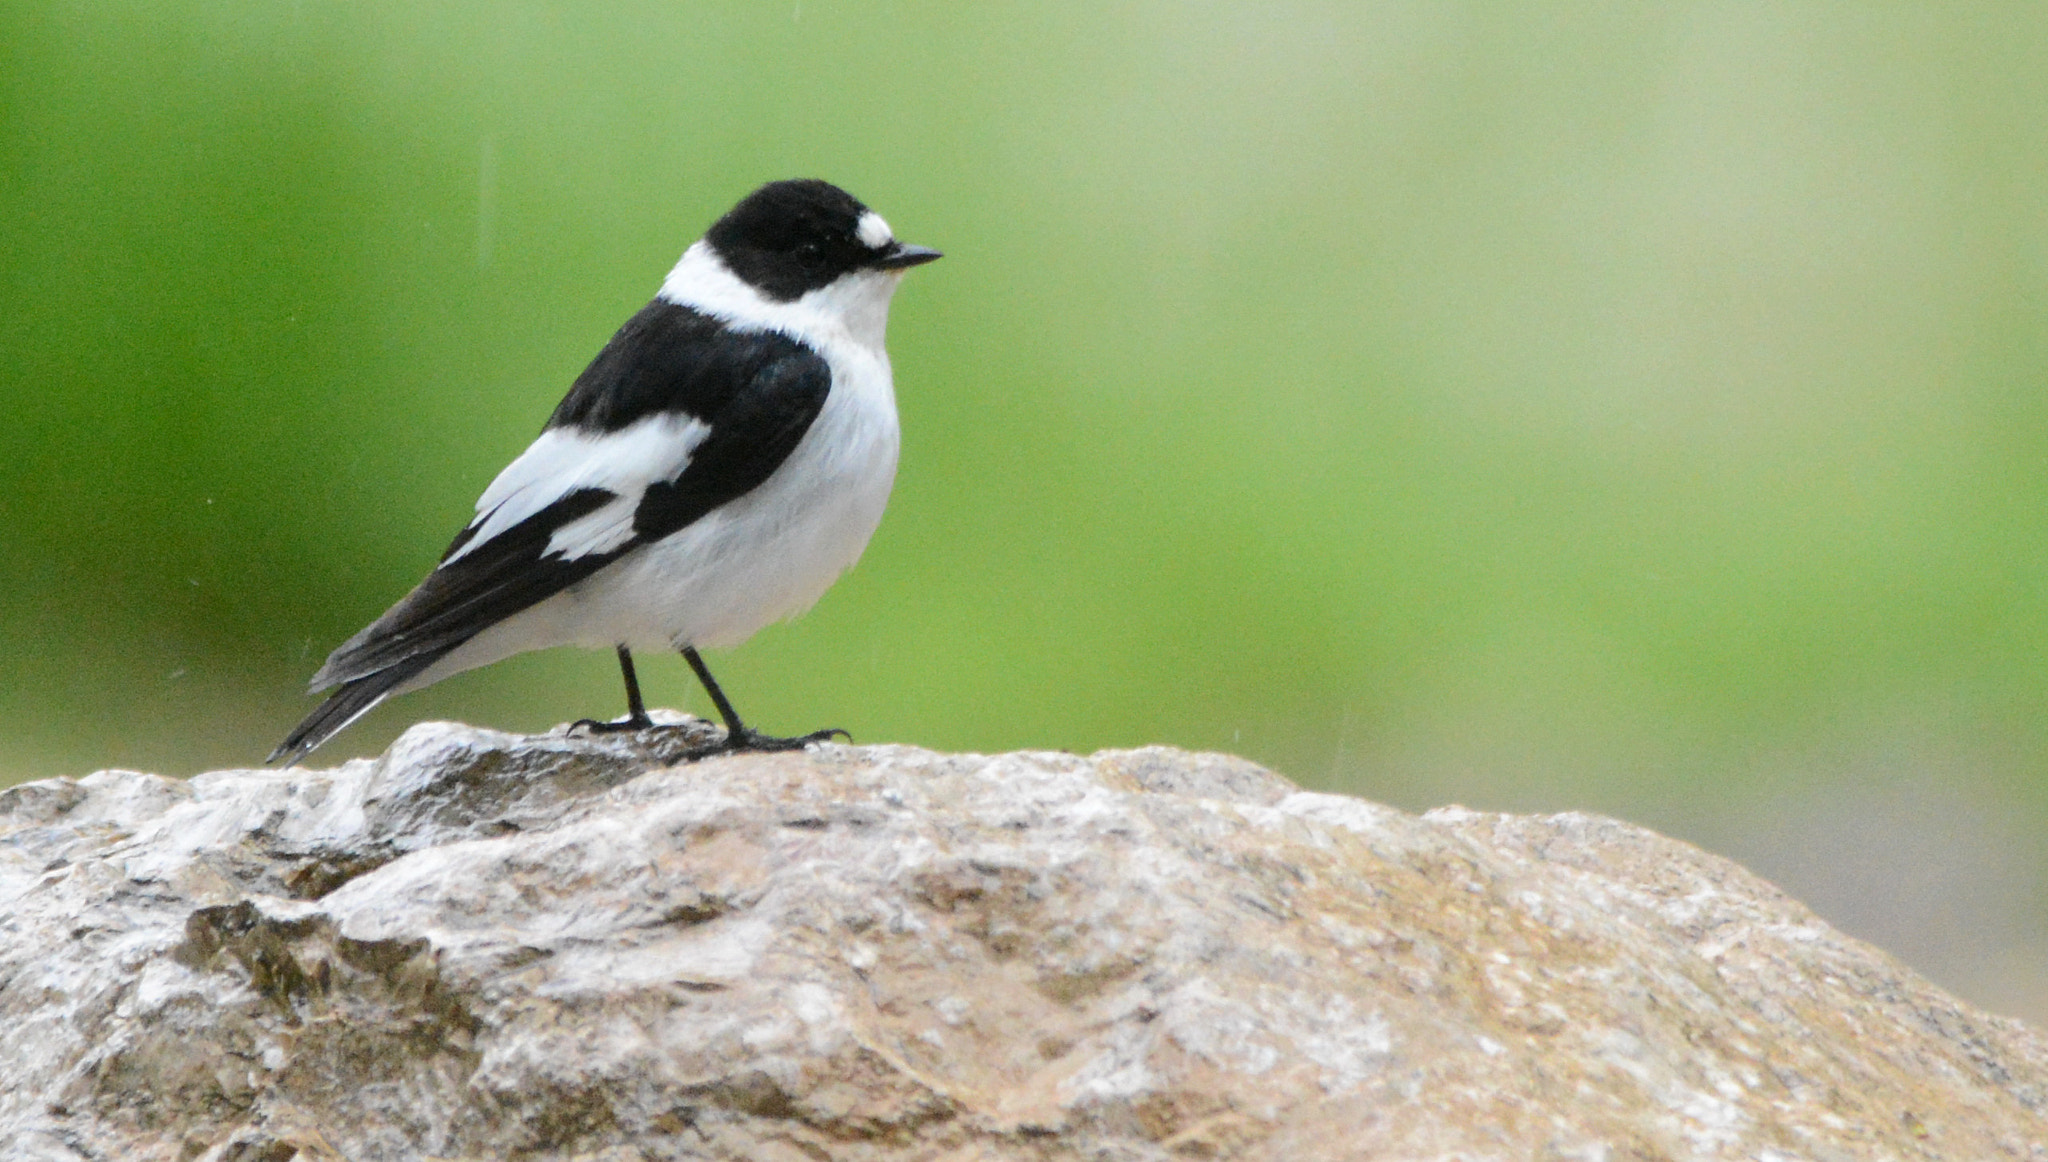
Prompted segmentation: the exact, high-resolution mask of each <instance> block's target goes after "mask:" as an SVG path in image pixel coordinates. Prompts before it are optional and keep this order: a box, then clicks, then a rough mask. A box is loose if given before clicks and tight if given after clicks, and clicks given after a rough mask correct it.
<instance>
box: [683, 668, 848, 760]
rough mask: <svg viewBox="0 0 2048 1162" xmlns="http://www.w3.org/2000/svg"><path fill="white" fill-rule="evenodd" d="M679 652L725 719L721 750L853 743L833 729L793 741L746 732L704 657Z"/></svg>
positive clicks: (744, 725) (796, 747) (792, 748)
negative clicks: (834, 738)
mask: <svg viewBox="0 0 2048 1162" xmlns="http://www.w3.org/2000/svg"><path fill="white" fill-rule="evenodd" d="M682 651H683V660H684V661H686V662H688V663H690V668H691V669H692V670H695V671H697V680H698V681H699V682H702V683H704V692H705V693H706V694H709V695H711V704H712V705H713V706H716V707H718V716H719V717H720V718H723V719H725V747H724V749H726V750H732V751H738V750H802V749H803V748H804V746H805V744H807V743H813V742H828V741H830V740H831V738H832V736H833V735H835V734H837V735H842V736H844V737H845V739H846V741H848V742H852V741H853V736H852V735H850V734H847V733H846V732H845V731H843V730H841V729H839V728H838V727H836V726H835V727H832V728H830V729H828V730H814V731H812V732H811V733H809V734H805V735H799V736H797V737H796V738H776V737H775V736H774V735H770V734H762V733H760V732H759V731H755V730H749V729H748V728H747V726H746V724H745V723H743V722H741V721H740V716H739V712H738V711H736V710H734V709H733V708H732V703H731V702H730V701H728V700H727V699H726V697H725V691H723V690H721V689H719V688H718V680H717V679H716V678H713V677H712V676H711V669H710V667H708V666H706V665H705V664H704V659H703V658H700V657H698V656H697V648H696V647H695V646H684V647H682Z"/></svg>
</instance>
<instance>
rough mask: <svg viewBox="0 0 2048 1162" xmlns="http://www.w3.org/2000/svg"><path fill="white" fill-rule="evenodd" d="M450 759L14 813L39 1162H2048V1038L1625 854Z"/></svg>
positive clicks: (547, 743) (2, 1096) (1153, 792)
mask: <svg viewBox="0 0 2048 1162" xmlns="http://www.w3.org/2000/svg"><path fill="white" fill-rule="evenodd" d="M688 742H689V739H688V738H680V739H678V738H659V737H641V738H632V737H617V736H614V737H607V738H601V739H591V738H582V737H575V736H571V735H568V734H565V733H563V732H559V731H558V732H556V733H553V734H550V735H546V736H540V737H532V738H528V737H518V736H512V735H505V734H498V733H494V732H490V731H483V730H474V729H471V728H468V727H463V726H457V725H452V724H445V723H437V724H428V725H424V726H420V727H417V728H415V729H414V730H412V731H410V732H408V733H407V734H406V735H405V737H403V738H402V739H400V740H399V741H398V742H397V743H396V744H394V745H393V747H392V748H391V750H390V751H389V752H387V753H386V754H385V755H383V756H382V757H380V758H378V759H375V760H367V761H357V762H351V763H348V764H346V765H344V766H341V767H339V768H337V769H334V770H326V771H305V770H292V771H222V772H217V773H214V774H209V775H204V776H201V777H199V778H195V779H192V780H190V781H189V782H182V783H181V782H177V781H174V780H170V779H165V778H161V777H158V776H155V775H148V774H140V773H136V772H131V771H101V772H99V773H97V774H93V775H89V776H87V777H85V778H83V779H78V780H76V781H73V780H67V779H53V780H47V781H44V782H39V783H31V784H26V785H23V786H19V787H15V788H13V789H11V790H8V791H6V792H4V793H0V1039H4V1045H5V1049H4V1052H0V1157H5V1158H8V1159H14V1158H20V1159H53V1160H55V1159H63V1160H73V1159H144V1160H148V1159H166V1160H169V1159H179V1160H188V1159H203V1160H205V1162H230V1160H235V1162H288V1160H290V1159H294V1158H297V1159H301V1160H305V1162H312V1160H325V1159H351V1160H363V1162H368V1160H375V1159H420V1158H462V1159H486V1158H489V1159H501V1158H518V1159H572V1158H573V1159H589V1160H605V1162H612V1160H617V1162H625V1160H629V1159H632V1160H641V1159H751V1160H759V1162H783V1160H788V1162H797V1160H812V1162H816V1160H821V1159H899V1158H900V1159H921V1160H931V1162H969V1160H975V1159H985V1160H995V1159H1033V1160H1052V1159H1090V1160H1099V1162H1122V1160H1131V1162H1137V1160H1147V1162H1153V1160H1160V1162H1163V1160H1166V1159H1184V1158H1245V1159H1271V1160H1274V1162H1280V1160H1298V1159H1309V1160H1316V1159H1420V1158H1447V1159H1448V1158H1463V1159H1481V1158H1500V1159H1528V1158H1554V1159H1575V1158H1583V1159H1625V1158H1642V1159H1659V1158H1673V1159H1676V1158H1715V1159H1718V1158H1730V1159H1733V1158H1743V1159H1780V1160H1788V1162H1789V1160H1792V1159H1809V1160H1814V1162H1822V1160H1831V1159H1871V1158H1898V1159H1908V1158H1915V1159H1917V1158H1956V1159H1994V1158H2023V1159H2044V1158H2048V1042H2044V1040H2043V1039H2042V1038H2041V1037H2040V1036H2039V1035H2038V1034H2037V1033H2035V1032H2034V1031H2033V1030H2031V1029H2029V1028H2027V1027H2025V1026H2024V1025H2022V1024H2020V1023H2018V1022H2015V1021H2011V1020H2005V1019H2001V1018H1997V1017H1993V1016H1988V1015H1986V1014H1984V1013H1980V1012H1977V1011H1975V1010H1973V1009H1971V1008H1970V1007H1969V1006H1967V1005H1965V1004H1963V1003H1961V1002H1959V1001H1957V1000H1955V999H1954V998H1952V997H1949V996H1948V995H1946V994H1944V993H1943V992H1941V991H1940V990H1939V989H1937V988H1935V987H1934V986H1932V985H1930V984H1929V983H1927V982H1926V981H1924V980H1921V979H1920V978H1918V977H1916V976H1914V975H1913V974H1912V973H1911V972H1909V971H1907V970H1906V969H1904V968H1902V967H1901V966H1899V965H1898V964H1897V963H1895V962H1893V961H1892V960H1891V959H1889V958H1888V957H1886V956H1885V955H1883V954H1882V953H1880V952H1878V951H1876V950H1874V949H1872V948H1870V947H1868V946H1865V945H1862V944H1859V943H1857V942H1856V941H1854V940H1851V939H1849V938H1847V937H1844V936H1842V935H1841V934H1839V933H1837V932H1834V931H1833V930H1831V929H1829V928H1828V927H1827V926H1826V925H1825V924H1823V923H1821V922H1820V921H1819V920H1818V919H1816V918H1815V917H1814V916H1813V915H1812V914H1811V913H1809V912H1808V911H1807V910H1806V909H1804V908H1802V907H1801V906H1800V905H1799V904H1797V903H1796V902H1794V901H1792V900H1790V899H1788V898H1786V897H1785V896H1784V895H1782V894H1781V893H1779V892H1777V891H1776V890H1774V889H1773V888H1771V887H1770V886H1769V885H1768V884H1765V883H1763V882H1762V881H1760V880H1758V879H1756V878H1754V877H1752V876H1750V875H1748V874H1747V873H1745V872H1744V871H1742V870H1741V869H1740V868H1738V867H1736V866H1735V865H1733V864H1731V863H1729V862H1727V861H1725V860H1721V859H1718V858H1716V857H1714V856H1711V855H1708V854H1706V853H1704V852H1701V851H1699V850H1697V849H1694V848H1692V847H1689V846H1687V845H1685V844H1682V843H1678V842H1675V841H1672V840H1669V839H1666V838H1663V837H1661V836H1658V835H1655V834H1652V833H1650V832H1648V831H1645V830H1642V829H1641V828H1636V827H1631V826H1629V825H1627V824H1623V823H1618V822H1615V821H1612V820H1607V819H1599V818H1594V817H1590V816H1583V815H1560V816H1552V817H1546V818H1532V817H1515V816H1503V815H1485V814H1480V813H1476V812H1471V811H1465V810H1462V809H1458V808H1446V809H1443V810H1439V811H1433V812H1430V813H1428V814H1426V815H1423V816H1420V817H1417V816H1413V815H1408V814H1405V813H1402V812H1399V811H1395V810H1392V809H1389V808H1386V807H1380V806H1375V805H1373V804H1371V803H1366V802H1362V801H1359V800H1356V799H1349V798H1344V797H1340V796H1334V795H1322V794H1311V793H1306V792H1302V791H1300V790H1298V789H1296V788H1295V787H1294V786H1293V785H1292V784H1290V783H1288V782H1287V781H1286V780H1284V779H1282V778H1280V777H1279V776H1277V775H1274V774H1272V773H1270V772H1268V771H1265V770H1262V769H1260V768H1258V767H1256V766H1254V765H1252V764H1250V763H1247V762H1244V761H1243V760H1241V759H1234V758H1229V757H1226V756H1219V755H1194V754H1187V753H1184V752H1180V751H1175V750H1170V749H1166V748H1150V749H1146V750H1138V751H1110V752H1104V753H1101V754H1097V755H1093V756H1090V757H1087V758H1082V757H1077V756H1074V755H1069V754H1050V753H1018V754H1005V755H994V756H982V755H946V754H935V753H932V752H930V751H924V750H918V749H915V748H911V747H901V746H877V747H842V746H820V747H815V748H813V749H812V750H811V751H809V752H806V753H801V754H787V755H755V756H736V757H724V758H716V759H709V760H706V761H702V762H697V763H693V764H686V765H680V766H678V765H672V764H673V763H674V761H675V760H676V759H677V758H678V757H680V756H681V755H682V754H683V753H684V752H685V750H686V749H687V744H688Z"/></svg>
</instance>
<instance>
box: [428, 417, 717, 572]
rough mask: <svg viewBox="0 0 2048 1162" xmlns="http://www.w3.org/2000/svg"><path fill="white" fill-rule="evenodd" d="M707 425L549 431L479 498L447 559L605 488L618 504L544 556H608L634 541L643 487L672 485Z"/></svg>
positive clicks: (647, 422) (560, 533)
mask: <svg viewBox="0 0 2048 1162" xmlns="http://www.w3.org/2000/svg"><path fill="white" fill-rule="evenodd" d="M710 434H711V425H709V424H707V423H705V422H704V421H703V420H700V419H698V418H697V417H695V416H686V415H680V414H676V413H666V414H663V415H654V416H648V417H647V418H646V419H643V420H637V421H635V422H633V423H631V424H628V425H626V426H625V427H623V428H620V429H619V430H618V431H616V432H602V433H596V434H593V433H590V432H581V431H577V430H575V429H573V428H553V429H550V430H548V431H545V432H542V433H541V435H540V439H538V440H535V441H534V442H533V444H532V445H531V446H530V447H528V448H527V449H526V451H524V452H522V453H520V455H519V458H518V459H517V460H514V461H512V463H510V464H507V465H506V466H505V470H504V471H503V472H500V473H498V478H497V479H496V480H493V481H491V486H490V487H489V488H486V489H484V494H483V495H482V496H481V497H478V498H477V502H476V519H475V520H473V521H471V522H470V526H471V527H472V528H474V529H476V535H475V536H473V537H471V538H470V540H469V543H468V544H466V545H464V546H462V548H461V549H460V550H458V551H457V552H455V553H454V554H453V555H451V556H450V557H449V558H448V561H447V562H444V564H446V563H452V562H455V561H459V560H461V559H462V558H463V557H465V556H467V555H468V554H469V553H470V552H472V551H473V550H475V549H476V548H477V546H479V545H482V544H484V543H486V542H488V541H490V540H491V539H493V538H495V537H497V536H499V535H500V534H502V533H504V532H506V531H508V530H510V529H513V528H516V527H518V525H519V524H520V522H522V521H524V520H526V519H528V518H529V517H531V516H533V515H534V514H535V513H537V512H539V511H541V510H542V509H544V508H546V507H547V506H549V505H551V504H553V503H555V502H556V501H558V500H560V499H562V498H563V497H565V496H567V495H569V494H570V493H572V492H575V491H577V490H578V489H582V488H602V489H604V490H606V491H607V492H615V493H618V499H617V500H614V501H611V502H609V503H607V504H605V505H604V506H603V507H601V508H599V509H597V510H596V511H594V512H589V513H585V514H584V515H583V516H580V517H578V518H576V519H575V520H573V521H570V522H569V523H568V524H565V525H563V526H562V527H561V528H559V529H556V530H555V532H554V535H553V536H552V537H550V538H549V539H548V550H549V551H550V552H559V553H561V554H562V555H563V556H564V557H567V558H569V559H571V560H574V559H575V558H577V557H581V556H584V555H585V554H588V553H603V552H610V551H611V550H612V549H616V548H618V547H619V546H620V545H623V544H625V543H626V542H627V541H628V540H630V539H631V538H632V535H633V511H634V509H636V508H638V507H639V505H640V497H641V494H643V493H645V492H646V491H647V486H648V485H650V484H656V483H659V482H661V481H664V480H674V479H675V478H676V477H677V476H680V475H682V471H683V469H684V468H686V467H688V466H689V463H690V454H691V453H692V452H695V451H696V450H697V445H699V444H701V443H703V442H704V437H706V436H708V435H710Z"/></svg>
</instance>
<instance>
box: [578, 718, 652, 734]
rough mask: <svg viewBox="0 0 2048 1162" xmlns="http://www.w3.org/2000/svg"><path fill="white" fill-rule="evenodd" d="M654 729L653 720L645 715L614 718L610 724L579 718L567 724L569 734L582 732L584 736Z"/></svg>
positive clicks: (593, 719)
mask: <svg viewBox="0 0 2048 1162" xmlns="http://www.w3.org/2000/svg"><path fill="white" fill-rule="evenodd" d="M653 727H654V720H653V719H652V718H649V717H647V716H646V715H645V714H640V715H629V716H627V717H625V718H615V719H613V720H612V721H610V722H599V721H598V720H597V719H595V718H579V719H577V720H576V721H574V722H572V723H570V724H569V733H570V734H575V733H576V732H577V731H579V730H580V731H582V732H584V733H585V734H618V733H620V732H621V731H628V730H630V731H636V732H637V731H642V730H650V729H652V728H653Z"/></svg>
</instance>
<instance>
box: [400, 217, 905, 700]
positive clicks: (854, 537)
mask: <svg viewBox="0 0 2048 1162" xmlns="http://www.w3.org/2000/svg"><path fill="white" fill-rule="evenodd" d="M901 277H902V276H901V273H900V272H890V271H870V272H863V273H861V274H856V275H850V276H848V277H846V278H843V279H840V280H839V281H838V282H836V283H834V284H833V285H832V286H830V287H826V288H825V289H823V290H819V291H814V292H812V293H811V294H808V295H805V296H804V297H803V298H801V299H798V300H796V301H795V302H791V303H775V302H772V301H770V300H767V299H764V298H763V297H762V296H761V295H760V294H759V293H758V292H756V291H755V290H754V289H753V288H752V287H750V286H747V285H746V284H745V283H743V282H741V281H740V280H739V279H737V278H735V277H734V276H733V275H732V274H731V273H730V272H729V271H727V270H726V269H725V266H724V264H723V263H721V262H719V261H718V258H717V256H716V255H715V254H714V253H712V252H711V250H710V249H709V248H708V247H706V246H705V245H704V243H702V242H699V243H697V244H696V245H694V246H692V247H690V249H689V250H688V251H687V252H685V253H684V255H683V258H682V261H681V262H679V263H677V264H676V268H675V270H674V271H672V272H670V274H669V276H668V279H667V280H666V281H665V282H664V283H663V284H662V288H661V297H662V298H664V299H667V300H669V301H671V302H676V303H681V304H683V305H686V306H691V307H695V308H697V309H698V310H702V311H705V312H708V313H710V314H713V315H717V316H719V317H720V318H722V319H724V320H726V321H727V322H728V323H731V324H734V325H737V326H745V327H756V328H759V329H762V330H771V329H772V330H777V331H782V332H784V333H786V334H788V335H790V336H792V337H794V338H796V339H798V340H800V341H802V342H804V343H806V344H807V345H809V346H810V347H811V348H812V349H814V350H816V351H817V352H818V353H819V354H821V355H823V356H824V357H825V359H826V362H827V363H828V364H829V365H830V366H831V368H832V387H831V391H830V392H829V393H828V394H827V395H826V397H825V406H824V408H823V409H822V410H821V411H820V412H819V413H818V418H817V419H816V420H814V421H813V422H812V424H811V427H810V429H809V430H808V431H807V432H805V433H804V438H803V439H802V440H801V441H799V442H798V444H797V446H796V449H795V450H794V451H793V452H791V453H790V456H789V458H788V459H787V460H785V461H783V463H782V464H781V466H780V467H778V468H777V469H776V470H775V472H774V474H773V475H771V476H770V477H769V478H768V479H767V480H766V481H765V482H764V483H762V485H761V486H760V487H759V488H756V489H754V490H753V491H752V492H750V493H748V494H747V495H745V496H742V497H740V498H738V499H737V500H734V501H732V502H730V503H728V504H726V505H723V506H721V507H719V508H717V509H714V510H713V511H711V512H710V513H707V514H706V515H705V516H703V517H702V518H700V519H699V520H698V521H697V522H696V523H694V524H692V525H690V526H689V527H688V528H685V529H683V530H681V531H679V532H677V533H675V534H673V535H671V536H669V537H668V538H667V539H665V540H662V541H659V542H657V543H655V544H652V545H648V546H646V547H644V548H641V549H636V550H634V551H633V552H631V553H629V554H627V555H626V556H624V557H621V558H620V559H619V560H618V561H616V562H613V563H612V564H611V565H609V566H607V567H605V568H604V569H603V570H601V571H600V572H598V573H596V574H594V575H592V576H591V577H589V578H588V579H586V580H584V581H583V582H581V583H580V584H578V585H575V586H573V587H571V588H570V589H568V590H565V591H564V592H562V593H559V594H557V595H555V596H554V597H551V598H549V599H548V600H546V601H543V602H541V603H539V604H538V605H535V606H533V607H532V608H530V609H527V610H526V611H525V612H523V613H520V614H517V615H515V616H513V617H511V618H508V619H507V620H505V621H503V622H500V623H499V624H498V625H496V626H493V627H492V628H490V629H488V630H486V631H484V632H483V633H481V634H478V635H477V636H476V637H475V638H472V639H471V640H470V641H469V642H467V643H466V644H464V645H463V646H461V647H459V648H457V649H456V650H454V651H453V652H451V653H450V654H449V655H448V656H447V657H444V658H442V659H441V660H440V661H438V662H436V663H435V664H434V665H433V666H431V667H429V668H428V669H427V670H426V671H425V672H424V673H422V674H421V675H420V676H419V678H418V679H416V680H414V681H413V682H410V683H407V685H406V687H405V688H407V689H415V688H418V687H420V686H424V685H427V684H430V683H432V682H437V681H439V680H440V679H442V678H445V677H447V676H448V675H450V674H454V673H458V672H460V671H462V670H467V669H471V668H473V667H476V666H482V665H487V664H489V663H491V662H494V661H497V660H499V659H501V658H505V657H510V656H511V655H513V654H516V653H520V652H523V651H526V650H532V649H544V648H546V647H549V646H557V645H584V646H598V647H602V646H611V645H619V644H623V645H626V646H629V647H631V648H634V649H643V650H659V649H669V648H675V647H680V646H686V645H688V646H706V647H720V646H729V645H736V644H738V643H739V642H741V641H744V640H746V639H747V638H748V637H749V636H751V635H752V634H753V633H754V632H755V631H756V630H759V629H760V628H762V627H763V626H765V625H768V624H769V623H771V622H774V621H779V620H781V619H783V618H787V617H792V616H795V615H796V614H798V613H801V612H803V611H804V610H806V609H809V608H810V607H811V606H812V605H813V604H814V603H816V601H817V600H818V598H819V597H821V596H823V595H824V593H825V590H826V589H828V588H830V587H831V585H832V582H833V581H835V580H837V579H838V577H839V575H840V574H841V573H843V572H845V571H846V570H847V569H848V568H849V567H851V566H852V565H853V563H854V562H855V561H856V560H858V559H859V558H860V554H861V551H862V550H863V549H865V548H866V547H867V543H868V539H869V538H870V537H872V536H873V535H874V532H875V528H876V526H877V525H879V524H880V523H881V520H882V510H883V508H884V507H885V506H886V505H887V504H888V501H889V491H890V489H891V488H892V487H893V486H894V484H895V481H896V460H897V452H898V449H899V446H900V434H899V429H898V426H897V420H896V392H895V387H894V384H893V382H892V380H891V377H890V371H889V355H888V352H887V351H886V350H884V349H883V345H882V343H883V335H884V332H885V330H886V328H887V324H888V317H889V299H890V297H891V296H892V295H893V294H894V293H895V290H896V286H897V284H898V282H900V281H901Z"/></svg>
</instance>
